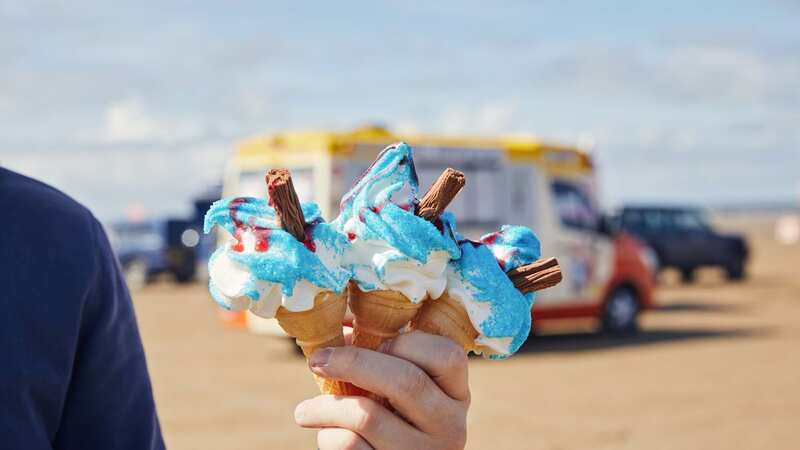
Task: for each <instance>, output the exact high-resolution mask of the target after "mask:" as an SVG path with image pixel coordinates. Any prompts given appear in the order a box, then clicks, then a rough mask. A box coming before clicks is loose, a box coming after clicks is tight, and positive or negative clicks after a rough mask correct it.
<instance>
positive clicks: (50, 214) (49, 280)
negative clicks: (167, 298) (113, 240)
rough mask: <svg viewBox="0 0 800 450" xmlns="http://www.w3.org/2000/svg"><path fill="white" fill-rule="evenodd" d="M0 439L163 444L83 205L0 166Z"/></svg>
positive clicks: (116, 289) (20, 443)
mask: <svg viewBox="0 0 800 450" xmlns="http://www.w3.org/2000/svg"><path fill="white" fill-rule="evenodd" d="M0 311H2V314H0V348H1V349H2V351H0V447H2V448H4V449H5V448H8V449H26V450H27V449H30V450H37V449H58V450H78V449H85V450H92V449H137V450H139V449H144V450H148V449H162V448H164V444H163V441H162V439H161V432H160V429H159V424H158V418H157V415H156V411H155V404H154V402H153V395H152V390H151V386H150V380H149V376H148V373H147V366H146V363H145V357H144V350H143V348H142V344H141V339H140V337H139V333H138V329H137V326H136V318H135V316H134V311H133V306H132V303H131V299H130V296H129V294H128V291H127V288H126V286H125V283H124V281H123V280H122V277H121V276H120V270H119V267H118V265H117V262H116V258H115V257H114V255H113V253H112V251H111V249H110V246H109V244H108V239H107V238H106V236H105V233H104V232H103V229H102V227H101V226H100V224H99V223H98V222H97V221H96V220H95V219H94V217H93V216H92V215H91V214H90V213H89V212H88V211H87V210H86V209H85V208H83V207H81V206H80V205H78V204H77V203H75V202H74V201H73V200H71V199H69V198H68V197H66V196H65V195H63V194H61V193H60V192H58V191H56V190H54V189H52V188H50V187H48V186H45V185H43V184H41V183H38V182H35V181H33V180H30V179H27V178H25V177H21V176H19V175H17V174H13V173H11V172H9V171H6V170H3V169H1V168H0Z"/></svg>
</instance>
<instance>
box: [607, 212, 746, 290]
mask: <svg viewBox="0 0 800 450" xmlns="http://www.w3.org/2000/svg"><path fill="white" fill-rule="evenodd" d="M616 222H617V226H619V227H620V228H621V229H622V230H624V231H627V232H629V233H631V234H633V235H635V236H636V237H638V238H639V239H641V240H642V241H643V242H645V243H646V244H647V245H648V246H649V247H650V248H651V249H652V251H653V253H654V254H655V257H656V270H659V269H665V268H675V269H677V270H679V271H680V273H681V279H682V280H683V281H684V282H687V283H689V282H692V281H693V280H694V275H695V270H696V269H698V268H700V267H706V266H716V267H721V268H722V269H723V270H724V271H725V273H726V274H727V276H728V278H729V279H731V280H740V279H742V278H744V277H745V274H746V265H747V258H748V253H749V250H748V245H747V241H746V240H745V238H744V237H743V236H740V235H735V234H722V233H719V232H717V231H715V230H714V229H713V227H712V226H711V225H709V223H708V220H707V219H706V217H705V215H704V214H703V212H702V211H701V210H700V209H697V208H691V207H665V206H625V207H624V208H622V210H621V211H620V213H619V214H618V215H617V218H616Z"/></svg>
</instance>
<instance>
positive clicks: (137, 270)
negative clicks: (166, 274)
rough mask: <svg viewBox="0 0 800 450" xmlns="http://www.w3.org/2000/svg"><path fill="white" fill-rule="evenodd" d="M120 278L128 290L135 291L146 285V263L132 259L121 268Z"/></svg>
mask: <svg viewBox="0 0 800 450" xmlns="http://www.w3.org/2000/svg"><path fill="white" fill-rule="evenodd" d="M122 276H123V277H124V278H125V283H126V284H127V285H128V289H130V290H132V291H135V290H137V289H141V288H143V287H144V285H145V284H147V281H148V279H147V278H148V277H147V263H145V262H144V261H143V260H141V259H134V260H133V261H130V262H129V263H128V264H125V266H124V267H123V268H122Z"/></svg>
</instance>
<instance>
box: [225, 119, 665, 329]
mask: <svg viewBox="0 0 800 450" xmlns="http://www.w3.org/2000/svg"><path fill="white" fill-rule="evenodd" d="M398 141H404V142H407V143H409V144H410V145H411V146H412V148H413V149H414V160H415V165H416V169H417V173H418V175H419V183H420V190H422V191H423V192H424V190H426V189H427V188H428V186H430V184H431V183H433V182H434V181H435V180H436V178H437V177H438V175H439V174H440V173H441V172H442V171H443V170H444V169H446V168H447V167H453V168H456V169H458V170H461V171H462V172H464V174H465V175H466V179H467V183H466V186H465V187H464V189H463V190H462V191H461V192H460V193H459V195H458V196H457V197H456V199H455V200H454V202H453V203H451V205H450V207H449V208H448V209H449V210H450V211H451V212H453V213H454V214H455V215H456V218H457V224H458V230H459V232H461V233H462V234H464V235H466V236H467V237H471V238H477V237H479V236H480V235H482V234H484V233H487V232H490V231H494V230H496V229H498V228H499V227H500V226H501V225H503V224H506V223H510V224H519V225H526V226H529V227H531V228H532V229H533V230H534V231H535V232H536V233H537V234H538V235H539V237H540V239H541V241H542V253H543V255H548V256H556V257H557V258H558V260H559V262H560V264H561V266H562V270H563V272H564V281H562V283H561V284H559V285H558V286H556V287H555V288H551V289H548V290H546V291H542V292H541V293H540V294H539V295H538V297H537V299H536V303H535V305H534V308H533V317H534V323H535V324H541V322H545V321H546V322H550V321H555V320H557V319H575V318H584V319H594V321H595V323H597V324H599V325H600V326H601V327H602V328H603V329H605V330H607V331H610V332H614V333H620V332H628V331H631V330H635V329H636V323H637V318H638V315H639V313H640V312H641V311H643V310H645V309H647V308H649V307H651V306H652V305H653V276H652V273H651V271H650V268H649V267H648V264H649V258H648V253H647V249H646V247H644V246H643V245H642V244H641V243H639V242H638V241H637V240H636V239H634V238H633V237H631V236H629V235H627V234H625V233H617V232H612V231H611V230H609V228H608V226H607V222H606V221H605V220H604V218H603V216H602V214H601V212H600V210H599V208H598V201H597V187H596V182H595V170H594V166H593V163H592V159H591V157H590V155H589V154H588V153H586V152H584V151H581V150H580V149H578V148H573V147H568V146H563V145H557V144H553V143H546V142H540V141H538V140H536V139H533V138H521V137H500V138H458V137H443V136H431V135H405V134H392V133H390V132H389V131H387V130H385V129H383V128H378V127H369V128H361V129H356V130H354V131H351V132H313V131H307V132H306V131H303V132H285V133H276V134H272V135H268V136H259V137H254V138H251V139H247V140H244V141H243V142H241V143H240V144H239V145H238V146H237V148H236V150H235V152H234V154H233V156H232V158H231V159H230V160H229V161H228V164H227V166H226V168H225V174H224V183H223V191H224V192H223V194H224V195H226V196H228V195H243V196H261V197H263V196H266V187H265V183H264V175H265V173H266V171H267V170H268V169H270V168H275V167H286V168H288V169H290V170H291V172H292V177H293V180H294V186H295V188H296V190H297V193H298V196H299V197H300V198H301V199H302V200H303V201H314V202H316V203H318V204H319V205H320V209H321V211H322V214H323V217H325V218H326V219H327V220H330V219H332V218H333V217H335V216H336V215H337V214H338V209H339V205H338V203H339V199H340V198H341V197H342V195H343V194H344V193H345V192H346V191H347V190H348V189H349V187H350V183H351V182H352V181H353V180H354V179H355V178H356V177H357V176H358V175H360V174H361V172H362V171H364V170H365V169H366V168H367V167H368V166H369V164H370V163H371V162H372V161H373V160H374V159H375V157H376V156H377V154H378V153H379V152H380V151H381V149H383V148H384V147H385V146H386V145H388V144H391V143H394V142H398ZM227 318H228V319H229V320H234V321H239V322H241V321H244V322H246V323H247V325H248V326H249V327H250V328H251V329H253V330H255V331H258V330H263V329H265V327H266V328H267V329H269V328H270V327H273V326H274V325H271V323H272V322H274V321H267V322H264V321H263V319H258V318H257V317H255V316H250V315H247V316H245V318H244V319H243V317H242V316H236V315H231V314H229V315H228V316H227Z"/></svg>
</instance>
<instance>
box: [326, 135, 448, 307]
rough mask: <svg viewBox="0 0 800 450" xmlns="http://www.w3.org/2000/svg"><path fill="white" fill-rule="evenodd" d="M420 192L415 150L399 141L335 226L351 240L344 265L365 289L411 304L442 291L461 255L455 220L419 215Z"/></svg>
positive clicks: (362, 181)
mask: <svg viewBox="0 0 800 450" xmlns="http://www.w3.org/2000/svg"><path fill="white" fill-rule="evenodd" d="M418 191H419V185H418V181H417V174H416V171H415V169H414V160H413V155H412V151H411V147H409V146H408V145H407V144H404V143H400V144H395V145H392V146H389V147H387V148H386V149H384V150H383V152H381V154H380V155H379V156H378V158H377V160H376V161H375V162H374V163H373V164H372V165H371V166H370V167H369V168H368V169H367V171H366V172H364V174H362V175H361V177H360V178H359V179H358V180H357V181H356V183H355V184H354V185H353V188H352V189H351V190H350V191H349V192H347V193H346V194H345V196H344V197H343V198H342V201H341V205H340V206H341V212H340V215H339V217H338V218H337V219H336V220H335V221H333V222H332V225H334V226H335V227H336V228H337V229H338V230H340V231H341V232H342V233H343V234H344V235H346V236H347V238H348V240H350V243H351V247H350V248H349V249H348V250H346V251H345V256H344V258H343V264H345V265H346V266H348V267H349V268H350V269H351V271H352V273H353V281H354V282H355V283H356V284H357V285H358V288H359V289H360V290H361V291H363V292H370V291H376V290H377V291H396V292H400V293H402V294H403V295H404V296H405V297H407V298H408V300H409V301H411V302H412V303H419V302H421V301H422V300H424V299H425V298H428V297H429V298H432V299H435V298H438V297H439V296H440V295H441V294H442V292H444V289H445V286H446V284H447V279H446V276H445V268H446V266H447V263H448V261H450V259H453V258H458V257H459V255H460V250H459V248H458V246H457V245H456V243H455V240H454V237H453V233H452V229H451V223H452V220H453V219H452V216H451V215H450V214H444V215H443V216H442V217H441V218H440V219H439V220H437V221H436V222H435V223H431V222H429V221H427V220H425V219H424V218H422V217H419V216H417V215H415V214H414V208H415V203H414V202H415V199H416V196H417V194H418ZM403 196H404V197H405V198H399V199H398V198H397V197H403Z"/></svg>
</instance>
